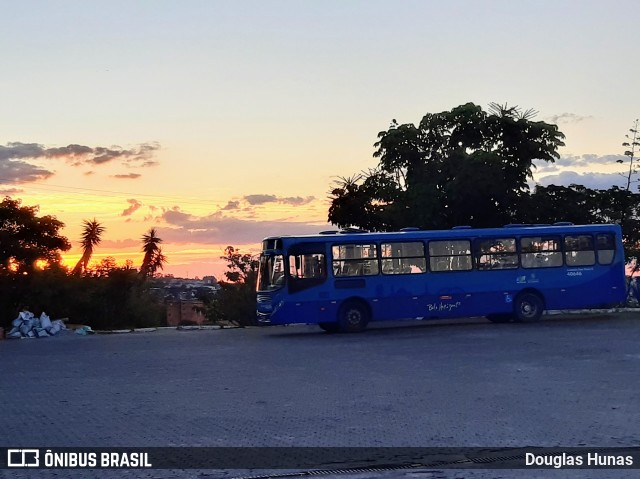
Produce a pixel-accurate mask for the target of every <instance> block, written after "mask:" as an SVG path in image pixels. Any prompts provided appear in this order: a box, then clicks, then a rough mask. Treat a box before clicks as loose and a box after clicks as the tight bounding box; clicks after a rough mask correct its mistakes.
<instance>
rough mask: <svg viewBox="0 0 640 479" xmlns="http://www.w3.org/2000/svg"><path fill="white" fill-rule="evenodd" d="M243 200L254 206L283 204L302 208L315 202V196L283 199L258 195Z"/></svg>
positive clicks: (245, 197)
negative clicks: (301, 206)
mask: <svg viewBox="0 0 640 479" xmlns="http://www.w3.org/2000/svg"><path fill="white" fill-rule="evenodd" d="M242 199H243V200H244V201H246V202H247V203H249V204H250V205H252V206H256V205H263V204H265V203H282V204H286V205H293V206H300V205H304V204H307V203H310V202H312V201H313V200H315V196H307V197H305V198H302V197H301V196H286V197H282V196H276V195H268V194H256V195H246V196H244V197H243V198H242Z"/></svg>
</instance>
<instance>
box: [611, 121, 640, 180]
mask: <svg viewBox="0 0 640 479" xmlns="http://www.w3.org/2000/svg"><path fill="white" fill-rule="evenodd" d="M639 121H640V120H638V119H636V121H634V122H633V128H631V129H629V133H631V134H630V135H629V134H626V135H625V138H626V139H627V140H628V141H625V142H624V143H622V146H624V147H625V148H628V150H625V152H624V155H625V156H628V157H629V172H628V173H627V174H626V175H624V176H625V178H626V179H627V185H626V188H625V189H626V190H627V191H630V190H631V183H632V182H633V175H634V174H636V173H637V172H638V168H637V166H638V158H636V148H639V147H640V136H638V131H639V130H638V122H639ZM617 162H618V163H624V160H617Z"/></svg>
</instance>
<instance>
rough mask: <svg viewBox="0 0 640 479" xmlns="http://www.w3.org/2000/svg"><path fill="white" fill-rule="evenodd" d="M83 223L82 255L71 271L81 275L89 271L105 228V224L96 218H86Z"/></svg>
mask: <svg viewBox="0 0 640 479" xmlns="http://www.w3.org/2000/svg"><path fill="white" fill-rule="evenodd" d="M82 224H83V228H82V235H81V238H82V239H81V240H80V245H81V247H82V256H81V257H80V259H79V260H78V263H77V264H76V265H75V267H74V268H73V270H72V271H71V274H73V275H80V274H82V273H83V272H84V271H87V267H88V266H89V261H90V260H91V256H92V255H93V250H94V248H95V247H96V246H98V245H99V244H100V241H102V238H101V236H102V233H104V230H105V228H104V226H102V225H101V224H100V223H98V222H97V221H96V219H95V218H94V219H93V220H91V221H89V220H84V221H83V222H82Z"/></svg>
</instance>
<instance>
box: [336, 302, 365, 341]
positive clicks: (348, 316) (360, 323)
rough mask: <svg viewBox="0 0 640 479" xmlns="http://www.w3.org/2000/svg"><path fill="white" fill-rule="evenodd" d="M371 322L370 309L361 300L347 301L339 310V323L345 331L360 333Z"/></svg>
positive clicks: (342, 330)
mask: <svg viewBox="0 0 640 479" xmlns="http://www.w3.org/2000/svg"><path fill="white" fill-rule="evenodd" d="M368 323H369V310H368V309H367V307H366V305H365V304H363V303H362V302H360V301H347V302H345V303H344V304H343V305H342V306H341V307H340V311H339V312H338V325H339V328H340V331H341V332H343V333H359V332H360V331H363V330H364V329H365V328H366V327H367V324H368Z"/></svg>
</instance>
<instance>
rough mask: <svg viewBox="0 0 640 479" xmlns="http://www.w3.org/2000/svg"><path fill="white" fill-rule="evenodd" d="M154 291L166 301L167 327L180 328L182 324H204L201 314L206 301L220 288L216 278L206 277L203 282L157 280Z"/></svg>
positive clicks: (172, 279) (170, 278)
mask: <svg viewBox="0 0 640 479" xmlns="http://www.w3.org/2000/svg"><path fill="white" fill-rule="evenodd" d="M153 289H154V295H155V296H156V297H158V298H162V299H161V300H164V303H165V306H166V308H167V325H168V326H179V325H180V324H181V323H182V324H184V323H191V324H202V323H204V322H205V321H206V318H205V316H204V314H202V313H201V312H200V309H201V308H202V307H203V306H204V299H206V298H211V297H213V296H214V295H215V294H216V293H217V292H218V290H219V289H220V286H219V285H218V280H217V279H216V278H215V276H205V277H204V278H203V279H201V280H200V279H185V278H174V277H163V278H157V279H156V283H155V288H153Z"/></svg>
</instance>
